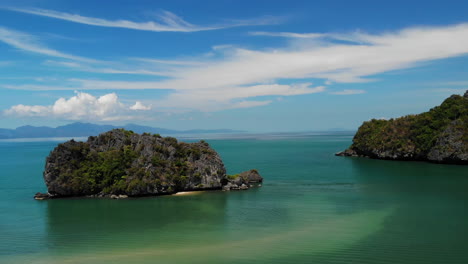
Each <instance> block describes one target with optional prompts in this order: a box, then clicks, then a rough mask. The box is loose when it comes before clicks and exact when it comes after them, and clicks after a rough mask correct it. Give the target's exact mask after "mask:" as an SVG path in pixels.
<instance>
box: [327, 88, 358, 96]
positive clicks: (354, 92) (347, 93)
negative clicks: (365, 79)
mask: <svg viewBox="0 0 468 264" xmlns="http://www.w3.org/2000/svg"><path fill="white" fill-rule="evenodd" d="M363 93H366V91H364V90H349V89H345V90H343V91H338V92H331V94H336V95H352V94H363Z"/></svg>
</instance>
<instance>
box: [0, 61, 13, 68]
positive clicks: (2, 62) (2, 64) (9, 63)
mask: <svg viewBox="0 0 468 264" xmlns="http://www.w3.org/2000/svg"><path fill="white" fill-rule="evenodd" d="M11 64H13V62H12V61H0V67H2V66H8V65H11Z"/></svg>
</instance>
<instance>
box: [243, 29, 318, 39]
mask: <svg viewBox="0 0 468 264" xmlns="http://www.w3.org/2000/svg"><path fill="white" fill-rule="evenodd" d="M249 35H251V36H266V37H283V38H304V39H305V38H323V37H325V36H327V34H321V33H293V32H266V31H254V32H249Z"/></svg>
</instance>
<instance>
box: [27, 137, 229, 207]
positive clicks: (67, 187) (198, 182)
mask: <svg viewBox="0 0 468 264" xmlns="http://www.w3.org/2000/svg"><path fill="white" fill-rule="evenodd" d="M225 179H227V176H226V169H225V167H224V164H223V162H222V160H221V158H220V157H219V155H218V153H216V151H214V150H213V149H212V148H210V146H209V145H208V143H205V142H203V141H200V142H198V143H183V142H178V141H177V139H175V138H172V137H165V138H163V137H160V136H159V135H150V134H143V135H139V134H136V133H133V132H131V131H126V130H123V129H114V130H112V131H109V132H106V133H103V134H101V135H99V136H97V137H89V139H88V141H87V142H76V141H73V140H71V141H68V142H65V143H62V144H59V145H58V146H57V147H56V148H55V149H54V150H53V151H52V152H51V153H50V155H49V156H48V157H47V159H46V166H45V171H44V180H45V183H46V185H47V188H48V194H47V195H45V196H44V195H43V197H44V198H47V197H49V198H50V197H65V196H110V195H120V196H122V197H124V196H145V195H161V194H171V193H175V192H178V191H188V190H204V189H221V188H222V186H223V184H222V182H223V183H224V185H225V184H227V182H230V181H229V180H228V181H226V180H225ZM38 197H39V198H40V197H41V195H39V196H36V198H38Z"/></svg>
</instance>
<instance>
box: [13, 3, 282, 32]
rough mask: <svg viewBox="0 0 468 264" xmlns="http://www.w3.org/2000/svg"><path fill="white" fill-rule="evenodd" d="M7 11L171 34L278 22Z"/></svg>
mask: <svg viewBox="0 0 468 264" xmlns="http://www.w3.org/2000/svg"><path fill="white" fill-rule="evenodd" d="M6 9H8V10H12V11H17V12H21V13H27V14H32V15H37V16H44V17H50V18H56V19H61V20H65V21H70V22H75V23H80V24H86V25H92V26H99V27H114V28H127V29H134V30H145V31H157V32H162V31H172V32H195V31H205V30H217V29H223V28H231V27H239V26H254V25H269V24H276V23H278V22H279V20H280V19H279V18H275V17H262V18H256V19H250V20H237V21H233V22H231V23H225V24H220V25H211V26H197V25H194V24H191V23H189V22H187V21H185V20H184V19H182V18H181V17H179V16H177V15H175V14H174V13H171V12H169V11H163V12H162V13H161V14H160V15H159V16H158V18H159V21H160V22H156V21H148V22H134V21H129V20H122V19H120V20H107V19H102V18H94V17H86V16H81V15H78V14H70V13H65V12H58V11H54V10H47V9H39V8H6Z"/></svg>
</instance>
